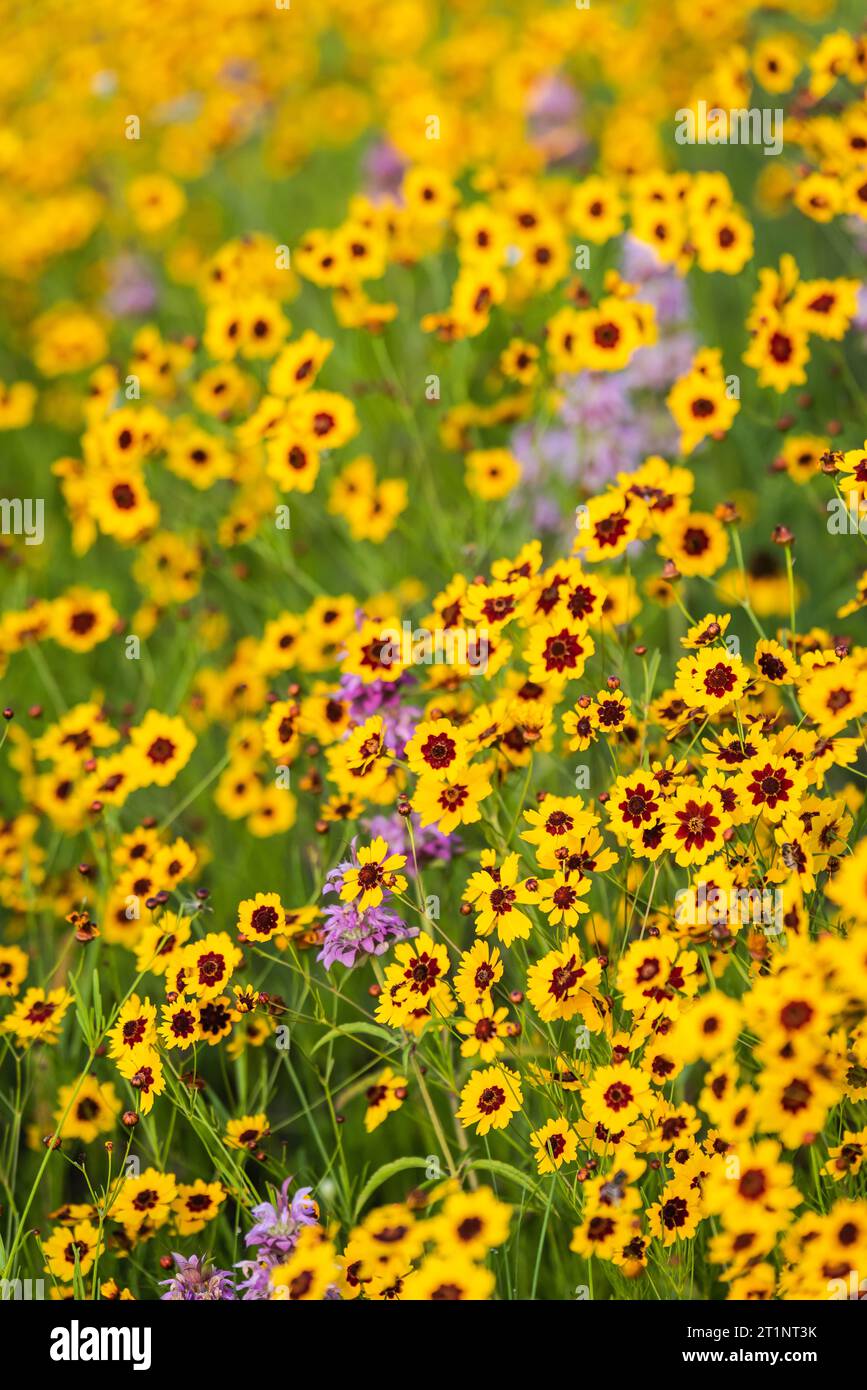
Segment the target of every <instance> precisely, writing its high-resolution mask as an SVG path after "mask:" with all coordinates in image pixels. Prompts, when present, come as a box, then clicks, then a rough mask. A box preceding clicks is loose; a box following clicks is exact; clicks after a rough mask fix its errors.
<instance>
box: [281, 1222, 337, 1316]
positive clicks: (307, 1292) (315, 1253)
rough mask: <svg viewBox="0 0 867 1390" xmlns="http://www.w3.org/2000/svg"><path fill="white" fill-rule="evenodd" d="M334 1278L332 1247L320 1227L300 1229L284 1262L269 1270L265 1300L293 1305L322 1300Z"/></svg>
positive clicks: (334, 1256) (335, 1260) (334, 1254)
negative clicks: (266, 1298) (291, 1303)
mask: <svg viewBox="0 0 867 1390" xmlns="http://www.w3.org/2000/svg"><path fill="white" fill-rule="evenodd" d="M337 1275H338V1265H337V1256H336V1252H335V1250H334V1246H333V1245H332V1244H331V1242H330V1241H329V1240H328V1239H327V1238H326V1237H325V1233H324V1232H323V1231H322V1230H321V1228H320V1227H318V1226H304V1227H302V1229H301V1230H300V1231H299V1232H298V1237H297V1239H296V1242H295V1246H294V1249H293V1251H292V1253H291V1254H290V1255H289V1257H288V1259H287V1260H286V1261H285V1262H284V1263H282V1264H277V1265H274V1266H273V1268H272V1269H271V1271H270V1275H269V1280H268V1297H269V1298H270V1299H275V1300H277V1301H282V1302H293V1303H294V1302H296V1301H298V1302H310V1301H312V1300H318V1299H322V1298H325V1296H326V1295H327V1293H328V1289H329V1288H330V1287H331V1285H332V1284H335V1283H336V1281H337Z"/></svg>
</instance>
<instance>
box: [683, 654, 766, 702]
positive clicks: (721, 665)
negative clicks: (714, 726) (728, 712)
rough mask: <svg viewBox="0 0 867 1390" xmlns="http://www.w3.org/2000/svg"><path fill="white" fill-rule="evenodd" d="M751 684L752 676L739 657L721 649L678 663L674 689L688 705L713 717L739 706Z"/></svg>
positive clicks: (685, 658) (696, 655)
mask: <svg viewBox="0 0 867 1390" xmlns="http://www.w3.org/2000/svg"><path fill="white" fill-rule="evenodd" d="M748 681H749V672H748V670H747V669H746V667H745V666H744V663H743V661H742V660H741V658H740V657H739V656H730V655H729V653H728V652H727V651H725V650H724V649H722V648H719V647H703V648H702V649H701V650H700V651H698V652H696V654H695V656H685V657H682V658H681V660H680V661H679V662H678V663H677V674H676V676H675V681H674V688H675V690H676V691H677V693H678V695H680V696H681V698H682V699H683V700H684V701H685V702H686V703H687V704H688V705H694V706H697V707H698V708H699V709H702V710H704V711H705V712H706V713H708V714H712V715H713V714H719V713H720V712H721V711H722V710H724V709H727V708H728V706H729V705H732V704H736V703H737V702H738V700H740V699H741V698H742V697H743V695H744V692H745V690H746V688H747V684H748Z"/></svg>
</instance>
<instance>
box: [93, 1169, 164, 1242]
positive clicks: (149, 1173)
mask: <svg viewBox="0 0 867 1390" xmlns="http://www.w3.org/2000/svg"><path fill="white" fill-rule="evenodd" d="M177 1194H178V1189H177V1182H176V1181H175V1177H174V1174H172V1173H160V1172H159V1171H158V1170H157V1169H156V1168H145V1169H144V1171H143V1172H142V1173H139V1174H138V1176H135V1177H126V1178H124V1180H123V1182H122V1184H121V1186H120V1189H119V1191H118V1194H117V1196H116V1198H115V1200H114V1202H113V1204H112V1206H111V1208H110V1211H109V1215H110V1217H111V1219H112V1220H113V1221H119V1222H120V1223H121V1224H122V1225H123V1226H124V1227H126V1229H127V1230H128V1231H129V1232H131V1233H132V1234H133V1235H135V1234H137V1233H138V1232H139V1231H140V1230H141V1229H142V1227H143V1226H145V1225H147V1227H148V1229H149V1230H158V1229H159V1227H160V1226H164V1225H165V1224H166V1222H167V1221H168V1219H169V1217H170V1215H171V1208H172V1203H173V1202H174V1200H175V1198H176V1197H177Z"/></svg>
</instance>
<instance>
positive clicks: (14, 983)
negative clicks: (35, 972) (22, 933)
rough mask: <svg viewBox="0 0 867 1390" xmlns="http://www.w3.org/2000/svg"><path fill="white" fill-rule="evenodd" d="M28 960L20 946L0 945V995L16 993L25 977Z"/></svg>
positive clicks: (28, 965)
mask: <svg viewBox="0 0 867 1390" xmlns="http://www.w3.org/2000/svg"><path fill="white" fill-rule="evenodd" d="M29 968H30V962H29V959H28V956H27V953H26V952H25V951H22V949H21V947H20V946H0V995H6V996H9V995H16V994H18V992H19V990H20V988H21V985H22V984H23V983H24V981H25V980H26V978H27V971H28V970H29Z"/></svg>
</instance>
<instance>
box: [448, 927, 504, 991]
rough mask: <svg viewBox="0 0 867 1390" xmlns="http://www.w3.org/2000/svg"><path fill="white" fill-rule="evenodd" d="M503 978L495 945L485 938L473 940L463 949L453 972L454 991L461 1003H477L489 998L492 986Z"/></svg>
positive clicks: (501, 961) (499, 956) (501, 964)
mask: <svg viewBox="0 0 867 1390" xmlns="http://www.w3.org/2000/svg"><path fill="white" fill-rule="evenodd" d="M502 978H503V960H502V957H501V955H500V952H499V950H498V948H497V947H496V946H491V945H490V944H489V943H488V942H487V941H485V940H480V941H479V940H477V941H474V942H473V944H472V946H471V947H470V948H469V950H467V951H464V953H463V954H462V956H461V958H460V962H459V964H458V968H457V971H456V973H455V992H456V994H457V996H458V998H459V999H460V1001H461V1003H463V1004H479V1003H481V1002H482V1001H483V1000H486V999H490V997H491V993H492V991H493V989H494V986H495V985H497V984H499V982H500V980H501V979H502Z"/></svg>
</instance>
